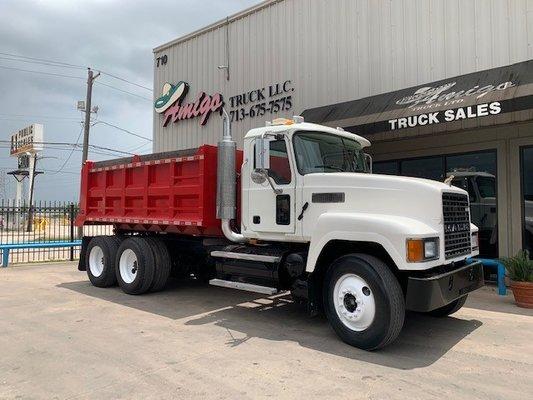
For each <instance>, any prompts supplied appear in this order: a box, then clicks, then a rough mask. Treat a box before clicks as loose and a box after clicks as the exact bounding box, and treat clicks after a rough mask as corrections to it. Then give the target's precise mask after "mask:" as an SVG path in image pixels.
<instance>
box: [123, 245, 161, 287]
mask: <svg viewBox="0 0 533 400" xmlns="http://www.w3.org/2000/svg"><path fill="white" fill-rule="evenodd" d="M128 250H131V251H132V252H133V254H134V261H132V262H130V263H128V262H126V261H127V258H126V256H132V255H131V253H130V252H128ZM125 252H127V253H126V254H125ZM122 257H124V260H121V259H122ZM132 257H133V256H132ZM121 262H122V263H121ZM130 268H131V270H130ZM127 271H131V275H129V278H130V279H128V278H127V277H126V276H124V277H123V276H122V273H124V274H126V273H127ZM115 273H116V277H117V281H118V284H119V286H120V287H121V289H122V290H123V291H124V293H127V294H143V293H146V292H147V291H148V290H149V289H150V287H151V286H152V282H153V281H154V274H155V259H154V254H153V252H152V248H151V247H150V245H149V244H148V241H147V240H146V239H145V238H142V237H137V236H134V237H130V238H128V239H125V240H124V241H123V242H122V243H121V244H120V247H119V248H118V252H117V257H116V262H115Z"/></svg>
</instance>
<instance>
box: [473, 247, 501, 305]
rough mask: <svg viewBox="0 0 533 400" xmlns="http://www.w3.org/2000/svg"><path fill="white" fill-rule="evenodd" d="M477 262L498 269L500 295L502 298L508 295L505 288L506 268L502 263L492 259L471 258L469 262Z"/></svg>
mask: <svg viewBox="0 0 533 400" xmlns="http://www.w3.org/2000/svg"><path fill="white" fill-rule="evenodd" d="M476 260H477V261H481V264H483V266H485V267H489V268H496V273H497V275H498V278H497V279H498V280H497V283H498V294H499V295H500V296H505V295H506V294H507V288H506V287H505V267H504V266H503V264H502V263H501V261H499V260H496V259H492V258H478V257H476V258H469V259H468V260H467V261H468V262H473V261H476Z"/></svg>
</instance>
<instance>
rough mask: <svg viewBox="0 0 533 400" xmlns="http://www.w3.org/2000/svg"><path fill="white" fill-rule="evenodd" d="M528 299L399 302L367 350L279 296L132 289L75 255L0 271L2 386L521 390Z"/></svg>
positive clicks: (503, 393)
mask: <svg viewBox="0 0 533 400" xmlns="http://www.w3.org/2000/svg"><path fill="white" fill-rule="evenodd" d="M532 332H533V310H524V309H520V308H517V307H516V306H514V304H513V303H512V296H511V295H509V296H506V297H498V296H497V295H496V294H495V292H494V290H493V289H492V288H484V289H482V290H481V291H478V292H477V293H475V294H474V295H472V296H471V298H470V299H469V301H468V302H467V304H466V306H465V307H464V308H463V309H462V310H460V311H459V312H458V313H457V314H455V316H454V317H448V318H444V319H434V318H430V317H426V316H422V315H417V314H409V315H408V316H407V318H406V324H405V326H404V330H403V332H402V334H401V336H400V338H399V340H398V341H397V342H396V343H394V344H393V345H391V346H390V347H388V348H386V349H383V350H381V351H379V352H374V353H369V352H365V351H361V350H358V349H355V348H351V347H349V346H347V345H345V344H344V343H342V342H341V341H340V340H339V339H338V338H337V337H336V336H335V334H334V333H333V331H332V330H331V329H330V328H329V325H328V323H327V321H326V320H325V319H324V318H320V317H318V318H309V317H307V315H306V313H305V311H304V310H303V309H302V308H301V307H300V306H298V305H295V304H293V303H291V302H290V300H289V299H288V298H287V297H286V296H283V295H278V296H272V297H263V296H262V295H258V294H252V293H245V292H238V291H233V290H230V289H223V288H215V287H209V286H200V285H198V284H195V283H194V282H172V284H171V285H170V287H169V288H168V289H167V290H166V291H165V292H161V293H155V294H148V295H143V296H128V295H126V294H123V293H122V291H121V290H120V289H119V288H116V287H115V288H108V289H99V288H95V287H93V286H91V285H90V283H89V281H88V279H87V276H86V275H85V273H84V272H79V271H77V270H76V267H75V265H74V264H73V263H57V264H44V265H25V266H14V267H9V268H7V269H2V270H0V398H1V399H12V398H13V399H15V398H16V399H18V398H36V399H49V398H58V399H84V398H95V399H104V398H125V399H126V398H127V399H131V398H142V399H152V398H157V399H167V398H168V399H177V398H187V399H188V398H202V399H203V398H215V399H236V398H239V399H252V398H253V399H255V398H320V399H327V398H337V399H344V398H345V399H367V398H368V399H443V398H449V399H467V398H468V399H470V398H471V399H484V400H486V399H521V400H523V399H525V398H530V397H531V395H532V394H533V340H532V338H533V336H532Z"/></svg>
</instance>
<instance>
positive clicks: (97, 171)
mask: <svg viewBox="0 0 533 400" xmlns="http://www.w3.org/2000/svg"><path fill="white" fill-rule="evenodd" d="M223 114H224V117H225V118H224V133H223V137H222V140H221V141H220V142H219V143H218V146H207V145H205V146H201V147H200V148H197V149H191V150H183V151H174V152H166V153H159V154H152V155H144V156H134V157H130V158H123V159H117V160H110V161H102V162H91V161H88V162H86V163H85V165H84V166H83V169H82V178H81V196H80V197H81V207H80V208H81V209H80V214H79V216H78V218H77V224H78V225H89V224H107V225H109V224H112V225H113V226H114V235H112V236H97V237H84V238H83V244H82V251H81V256H80V263H79V269H80V270H86V271H87V274H88V276H89V279H90V281H91V282H92V284H93V285H95V286H98V287H106V286H111V285H113V284H116V283H117V282H118V284H119V285H120V287H121V288H122V289H123V291H124V292H126V293H128V294H142V293H145V292H147V291H157V290H161V289H163V288H164V287H165V284H166V282H167V280H168V278H169V276H170V275H171V273H172V274H175V275H180V276H184V277H193V278H195V279H199V280H203V281H206V282H209V283H210V284H212V285H217V286H223V287H228V288H233V289H241V290H248V291H254V292H259V293H263V294H274V293H276V292H278V291H290V293H291V294H292V297H293V298H294V299H295V300H296V301H300V302H305V303H306V304H307V307H308V310H309V312H310V313H311V314H316V313H318V312H320V311H323V312H324V313H325V314H326V316H327V318H328V320H329V321H330V323H331V325H332V327H333V329H334V330H335V331H336V333H337V334H338V335H339V336H340V337H341V338H342V339H343V340H344V341H345V342H347V343H349V344H351V345H353V346H357V347H360V348H363V349H368V350H372V349H379V348H381V347H383V346H386V345H387V344H389V343H391V342H392V341H393V340H394V339H395V338H396V337H397V336H398V334H399V332H400V330H401V328H402V326H403V321H404V315H405V311H406V310H413V311H418V312H425V313H431V314H432V315H434V316H445V315H449V314H451V313H453V312H455V311H457V310H458V309H459V308H461V307H462V306H463V304H464V303H465V301H466V298H467V296H468V293H469V292H471V291H473V290H475V289H477V288H479V287H480V286H481V285H482V284H483V271H482V268H481V264H480V263H478V262H470V261H471V260H468V258H469V257H471V256H472V255H476V254H478V229H477V227H476V226H474V225H473V224H471V222H470V211H469V202H468V195H467V193H466V192H465V191H464V190H461V189H459V188H456V187H453V186H451V185H450V184H445V183H441V182H435V181H429V180H424V179H415V178H406V177H395V176H385V175H375V174H372V173H371V172H372V165H371V158H370V157H369V156H368V155H367V154H365V153H364V150H363V149H364V148H365V147H367V146H369V145H370V143H369V142H368V140H366V139H365V138H363V137H361V136H358V135H356V134H353V133H350V132H346V131H344V130H343V129H341V128H331V127H326V126H321V125H316V124H310V123H306V122H304V121H303V119H302V118H301V117H294V119H291V120H287V119H278V120H275V121H272V123H267V124H266V126H264V127H260V128H256V129H252V130H250V131H249V132H248V133H247V134H246V136H245V139H244V145H243V150H242V151H240V150H237V149H236V143H235V142H234V141H233V139H232V136H231V130H230V122H229V118H228V116H227V113H225V111H224V112H223Z"/></svg>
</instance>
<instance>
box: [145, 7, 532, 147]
mask: <svg viewBox="0 0 533 400" xmlns="http://www.w3.org/2000/svg"><path fill="white" fill-rule="evenodd" d="M225 40H226V24H225V23H222V24H219V25H218V26H217V25H216V24H215V25H214V26H212V27H211V28H210V29H209V30H207V31H206V32H204V33H199V34H196V35H190V36H189V39H186V40H183V41H180V40H177V41H175V42H174V43H173V44H169V45H168V46H165V45H163V46H161V47H159V48H158V49H156V51H155V53H154V58H156V57H158V56H160V55H163V54H166V55H168V57H169V61H168V63H167V65H165V66H162V67H159V68H155V64H154V68H155V79H154V85H155V86H154V89H155V96H156V97H158V95H159V93H160V92H161V87H162V85H163V83H164V82H167V81H168V82H171V83H176V82H177V81H180V80H185V81H187V82H188V83H189V84H190V87H191V89H190V93H189V95H188V97H187V99H186V100H188V101H189V102H191V101H193V100H194V98H195V96H196V94H197V92H199V91H200V90H203V91H205V92H207V93H213V92H216V91H220V92H221V93H222V94H223V95H224V97H225V99H226V100H228V99H229V97H230V96H233V95H236V94H239V93H242V92H244V91H247V90H252V89H257V88H261V87H263V86H267V85H269V84H271V83H276V82H283V81H285V80H287V79H290V80H291V81H292V82H293V84H294V86H295V91H294V92H293V93H292V97H293V105H294V106H293V110H291V111H290V112H288V113H285V114H283V113H280V114H277V115H275V116H274V117H277V116H288V115H293V114H297V113H300V112H301V111H303V110H304V109H306V108H310V107H316V106H321V105H326V104H331V103H337V102H340V101H347V100H353V99H358V98H362V97H366V96H370V95H374V94H379V93H383V92H388V91H393V90H397V89H401V88H405V87H409V86H414V85H417V84H421V83H425V82H431V81H435V80H439V79H444V78H446V77H452V76H456V75H461V74H465V73H469V72H474V71H479V70H483V69H488V68H493V67H498V66H503V65H508V64H512V63H515V62H519V61H524V60H527V59H531V58H533V0H281V1H279V0H277V1H276V0H274V1H267V2H265V3H262V4H260V5H259V6H258V7H256V9H255V10H251V11H249V12H246V13H244V16H243V14H241V15H237V16H236V17H235V18H231V17H230V24H229V48H230V75H231V80H230V81H229V82H227V81H226V79H225V74H224V72H223V71H220V70H218V69H217V66H218V65H221V64H224V63H225V62H226V60H225V49H226V45H225V43H226V42H225ZM267 119H272V116H269V115H266V116H265V117H263V118H247V119H246V120H244V121H240V122H237V123H234V124H233V125H232V126H233V131H234V135H235V137H236V138H237V140H238V143H240V142H241V140H242V137H243V135H244V134H245V133H246V131H247V130H248V129H250V128H251V127H253V126H257V125H263V123H264V121H265V120H267ZM220 132H221V122H220V118H219V117H218V115H212V116H211V118H210V120H209V121H208V123H207V124H206V125H205V126H203V127H201V126H200V125H199V123H198V119H193V120H188V121H179V122H178V123H176V124H172V123H171V124H170V125H168V126H167V127H165V128H163V127H162V116H161V115H158V114H154V143H155V146H154V150H155V151H166V150H173V149H183V148H191V147H197V146H199V145H201V144H203V143H210V144H215V143H216V142H217V141H218V139H219V137H220Z"/></svg>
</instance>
